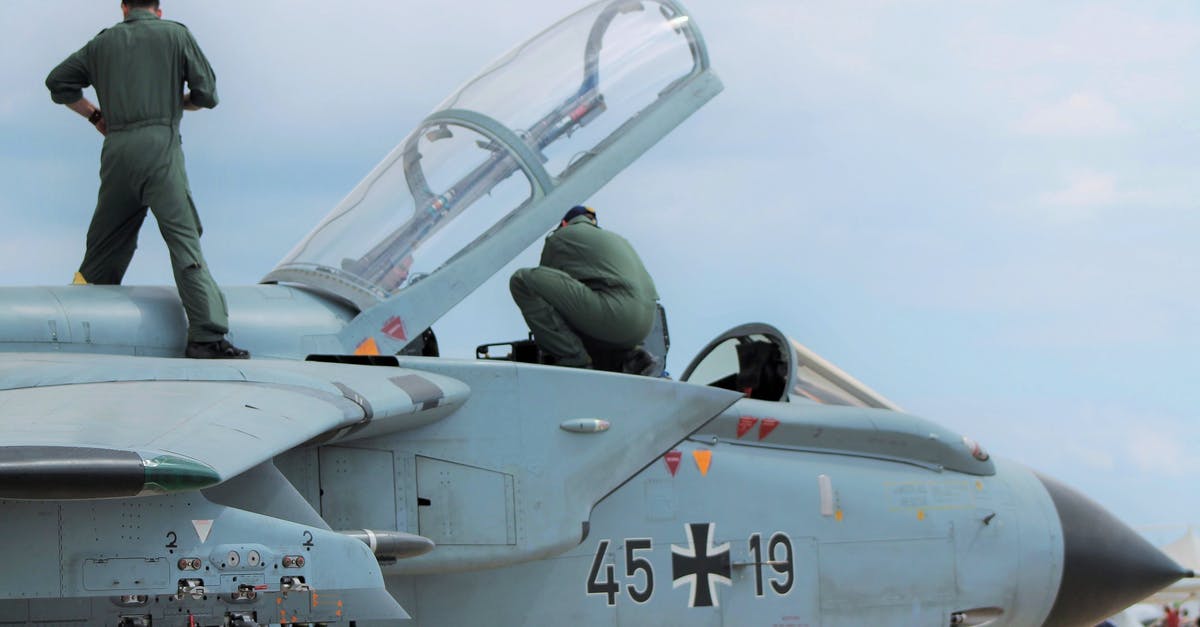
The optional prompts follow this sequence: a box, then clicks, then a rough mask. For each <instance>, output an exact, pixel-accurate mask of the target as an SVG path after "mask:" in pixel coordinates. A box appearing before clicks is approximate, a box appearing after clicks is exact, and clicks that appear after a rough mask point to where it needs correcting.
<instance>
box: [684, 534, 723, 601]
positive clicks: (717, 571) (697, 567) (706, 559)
mask: <svg viewBox="0 0 1200 627" xmlns="http://www.w3.org/2000/svg"><path fill="white" fill-rule="evenodd" d="M715 527H716V525H714V524H713V523H690V524H687V525H684V526H683V528H684V530H685V531H687V534H688V545H687V546H686V547H682V546H676V545H674V544H672V545H671V576H672V577H673V578H674V582H673V584H672V587H674V588H678V587H680V586H682V585H684V584H691V585H692V592H691V595H690V596H689V597H688V607H713V606H719V605H720V603H719V602H718V600H717V584H718V583H723V584H725V585H727V586H729V585H733V582H732V581H731V580H730V578H729V576H730V569H729V543H728V542H726V543H725V544H722V545H721V546H713V543H712V542H713V529H714V528H715Z"/></svg>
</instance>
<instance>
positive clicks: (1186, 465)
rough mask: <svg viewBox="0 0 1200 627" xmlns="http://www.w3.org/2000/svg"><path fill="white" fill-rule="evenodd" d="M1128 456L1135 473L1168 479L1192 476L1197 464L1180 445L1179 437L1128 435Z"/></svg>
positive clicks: (1160, 433) (1171, 434)
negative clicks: (1145, 473)
mask: <svg viewBox="0 0 1200 627" xmlns="http://www.w3.org/2000/svg"><path fill="white" fill-rule="evenodd" d="M1128 442H1129V444H1128V446H1129V456H1130V458H1131V459H1132V460H1133V463H1134V464H1135V465H1137V467H1138V469H1139V470H1141V471H1143V472H1149V473H1157V474H1159V475H1165V476H1168V477H1180V476H1183V475H1192V474H1195V472H1196V471H1197V470H1200V462H1197V461H1196V457H1195V455H1193V454H1191V453H1190V452H1189V451H1188V450H1187V449H1186V448H1185V447H1184V445H1183V442H1182V438H1180V434H1179V433H1174V432H1169V431H1148V430H1141V431H1136V432H1134V433H1132V434H1130V437H1129V440H1128Z"/></svg>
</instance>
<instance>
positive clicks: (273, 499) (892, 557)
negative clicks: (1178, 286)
mask: <svg viewBox="0 0 1200 627" xmlns="http://www.w3.org/2000/svg"><path fill="white" fill-rule="evenodd" d="M721 88H722V86H721V82H720V80H719V79H718V78H717V76H716V74H715V73H714V71H713V69H712V68H711V67H710V62H709V57H708V54H707V49H706V47H705V42H704V39H703V37H702V36H701V33H700V30H699V28H698V25H697V23H696V21H695V20H693V18H692V16H691V15H690V14H689V13H688V12H687V11H686V10H685V9H684V8H683V7H682V6H681V5H679V4H678V3H677V2H675V1H674V0H639V1H629V0H615V1H614V0H601V1H600V2H596V3H593V4H590V5H588V6H586V7H584V8H583V9H581V10H579V11H577V12H575V13H574V14H572V15H570V16H568V17H566V18H565V19H563V20H562V21H560V22H558V23H556V24H554V25H553V26H551V27H550V28H549V29H547V30H546V31H544V32H542V33H541V34H539V35H537V36H536V37H534V38H533V39H531V40H530V41H528V42H526V43H524V44H522V45H520V46H518V47H516V48H514V49H513V51H512V52H510V53H508V54H507V55H505V56H504V57H502V58H500V59H499V60H498V61H496V62H495V63H493V64H492V65H490V66H488V67H487V69H485V70H484V71H483V72H482V73H480V74H479V75H478V76H476V77H475V78H473V79H471V80H470V81H468V82H467V83H466V84H465V85H464V86H463V87H462V88H461V89H459V90H458V91H457V92H455V93H454V94H453V95H451V96H450V97H449V98H447V99H446V100H445V101H444V102H443V103H442V104H441V105H439V106H438V107H437V108H436V109H435V110H434V112H433V113H432V114H430V115H429V116H428V117H427V118H425V119H424V120H423V121H421V122H420V123H419V124H418V125H417V126H416V128H415V130H414V131H413V132H412V133H411V134H410V135H408V136H407V138H405V139H404V140H403V141H402V142H401V143H400V144H399V146H398V147H397V148H396V149H395V150H394V151H393V152H392V153H391V154H390V155H388V156H387V157H386V158H385V159H384V160H383V162H382V163H380V164H379V166H378V167H376V168H375V169H374V170H373V171H372V172H370V173H369V174H368V175H367V177H366V178H365V179H364V180H363V181H362V183H361V184H360V185H358V186H357V187H356V188H354V189H353V191H351V192H350V194H349V195H348V196H347V197H346V198H345V200H344V201H342V202H341V204H339V205H338V206H337V207H335V208H334V209H333V211H332V212H331V213H330V214H329V216H328V217H327V218H326V219H325V220H324V221H323V222H322V223H320V224H319V225H318V226H317V227H316V228H315V229H314V230H313V231H312V233H311V234H310V235H308V237H307V238H305V239H304V240H303V241H302V242H301V243H300V244H299V245H298V246H296V248H295V249H294V250H292V251H291V252H290V253H289V254H288V255H287V256H286V257H285V258H284V259H283V261H282V262H281V263H280V264H279V265H278V266H277V267H276V268H274V269H273V270H271V271H270V272H269V273H268V274H266V276H265V277H264V279H263V282H262V283H261V284H259V285H254V286H247V287H229V288H226V296H227V298H228V302H229V308H230V312H231V314H232V319H233V320H232V327H233V328H234V329H235V330H236V333H237V335H236V338H235V339H236V342H237V343H238V344H239V345H242V346H245V347H246V348H248V349H250V350H251V351H252V353H253V354H254V359H252V360H249V361H197V360H186V359H182V358H181V355H182V351H183V346H182V342H181V339H182V338H183V337H184V320H183V316H182V310H181V307H180V303H179V300H178V298H177V296H176V294H175V291H174V289H173V288H172V287H124V286H63V287H36V288H6V289H3V290H0V349H2V350H3V354H2V355H0V529H2V530H3V533H2V534H0V556H2V558H3V559H4V561H5V564H4V568H0V625H64V624H71V625H142V626H146V625H153V626H156V627H158V626H170V627H193V626H213V625H263V624H282V625H295V624H340V625H389V624H394V623H395V622H396V621H399V620H401V619H411V621H412V624H416V625H471V624H489V625H654V624H658V625H682V624H687V625H718V624H720V625H787V626H805V627H818V626H820V627H837V626H850V625H855V626H859V625H905V626H929V627H941V626H946V625H994V626H997V627H1000V626H1037V625H1047V626H1054V627H1062V626H1074V625H1090V624H1094V623H1095V622H1097V621H1098V620H1099V619H1100V618H1102V617H1104V616H1106V615H1108V614H1111V613H1113V612H1114V611H1116V610H1117V609H1119V608H1120V607H1123V606H1125V605H1128V604H1130V603H1132V602H1134V601H1136V600H1137V599H1140V598H1142V597H1145V596H1146V595H1148V594H1150V593H1152V592H1154V591H1155V590H1157V589H1159V588H1161V587H1163V586H1166V585H1167V584H1169V583H1171V582H1173V581H1175V580H1177V579H1179V578H1180V577H1182V576H1184V575H1185V574H1187V573H1185V572H1184V570H1183V569H1182V568H1181V567H1179V566H1178V565H1177V564H1175V563H1174V562H1172V561H1171V560H1170V559H1168V558H1167V557H1165V556H1164V555H1163V554H1162V553H1160V552H1159V551H1158V550H1157V549H1155V548H1154V547H1152V546H1151V545H1149V544H1148V543H1147V542H1145V541H1144V540H1142V538H1141V537H1140V536H1138V535H1137V534H1136V533H1134V532H1133V531H1131V530H1130V529H1129V528H1127V527H1126V526H1125V525H1123V524H1122V523H1121V522H1119V521H1118V520H1116V519H1115V518H1114V517H1113V516H1111V515H1110V514H1108V513H1106V512H1105V511H1104V510H1103V509H1102V508H1100V507H1099V506H1098V505H1096V504H1095V503H1093V502H1092V501H1089V500H1088V499H1087V498H1085V497H1084V496H1082V495H1080V494H1078V493H1077V492H1075V491H1073V490H1072V489H1071V488H1069V487H1067V486H1065V485H1063V484H1061V483H1058V482H1056V481H1054V480H1053V479H1050V478H1048V477H1044V476H1041V475H1038V474H1036V473H1035V472H1034V471H1032V470H1030V469H1028V468H1025V467H1022V466H1020V465H1018V464H1015V463H1012V462H1006V461H1003V460H999V459H994V458H992V457H991V456H990V455H989V454H988V452H986V451H985V449H984V448H983V446H981V444H980V443H977V442H975V441H973V440H971V439H970V438H968V437H966V436H964V435H963V434H960V433H956V432H954V431H951V430H949V429H946V428H944V427H942V426H940V425H938V424H935V423H933V422H930V421H928V420H924V419H921V418H919V417H916V416H913V415H909V414H906V413H904V412H903V411H902V410H901V409H900V408H898V407H897V406H896V405H895V404H894V403H892V402H890V401H888V400H887V399H886V398H884V397H882V396H881V395H880V394H878V393H876V392H874V391H872V390H871V389H870V388H868V387H867V386H866V385H864V384H862V383H860V382H858V381H856V380H855V379H854V378H852V377H851V376H849V375H847V374H846V373H844V372H842V371H841V370H839V369H838V368H837V367H836V366H834V365H832V364H830V363H828V362H826V361H825V360H823V359H821V358H820V357H819V356H817V355H815V354H814V353H813V352H811V351H809V350H807V349H806V348H805V347H804V346H803V345H801V344H799V343H798V342H795V341H793V340H791V339H789V338H788V337H787V336H786V335H784V334H783V333H782V332H781V331H779V330H778V329H777V328H776V327H774V326H771V325H767V324H760V323H754V324H747V325H744V326H740V327H737V328H735V329H732V330H730V331H728V332H726V333H724V334H721V335H720V336H718V337H717V339H715V340H714V341H713V342H712V343H711V344H710V345H709V346H707V347H705V348H704V349H703V350H702V351H701V352H700V354H699V355H698V356H697V357H696V358H695V360H694V361H693V362H692V363H691V365H690V366H689V367H688V368H687V370H686V371H685V372H684V374H683V375H682V377H680V380H671V379H667V378H664V377H647V376H633V375H627V374H621V373H612V372H603V371H595V370H581V369H567V368H559V367H554V366H546V365H540V364H537V363H527V361H528V351H526V350H523V347H524V346H525V345H523V344H522V343H521V342H516V343H513V345H512V346H511V347H510V348H511V350H510V351H509V352H507V353H504V352H503V351H498V350H497V349H496V346H495V345H494V344H492V345H484V346H481V349H480V351H479V354H478V355H477V357H481V358H480V359H450V358H443V357H440V356H438V351H437V342H436V337H435V336H434V334H433V332H432V331H431V328H432V327H433V325H434V323H436V322H437V321H438V319H439V318H440V317H441V316H442V315H443V314H444V313H446V312H447V311H448V310H450V309H451V308H453V307H454V306H455V305H456V304H457V303H459V301H461V300H462V299H463V298H464V297H465V296H467V295H468V294H469V293H471V292H472V291H473V290H475V289H476V288H478V287H479V286H480V285H481V284H482V283H483V282H484V281H486V280H487V279H488V277H489V276H491V275H492V274H494V273H495V272H496V271H497V270H498V269H499V268H500V267H502V266H503V265H504V264H505V263H506V262H508V261H509V260H511V259H512V258H513V257H514V256H515V255H517V254H518V253H519V252H521V251H522V250H524V249H526V248H527V247H529V246H530V245H531V244H533V243H534V242H536V241H537V239H538V238H539V237H541V236H542V235H544V234H545V232H546V231H548V230H549V229H550V228H551V227H552V226H553V225H554V223H555V222H556V219H557V218H558V216H559V215H560V214H561V213H562V211H563V210H564V208H566V207H570V206H572V205H574V204H577V203H580V202H583V201H584V200H585V199H587V198H588V197H589V196H590V195H591V194H593V193H594V192H595V191H596V190H597V189H599V188H600V187H601V186H602V185H603V184H604V183H605V182H607V181H608V180H609V179H611V178H612V177H613V176H614V175H615V174H616V173H618V172H620V171H621V170H622V169H623V168H625V167H627V166H628V165H630V164H631V163H633V162H634V161H635V160H636V159H637V158H638V156H639V155H641V154H642V153H643V152H644V151H645V150H647V149H648V148H649V147H650V146H652V145H653V144H654V143H655V142H657V141H658V140H659V139H660V138H662V137H663V136H664V135H666V134H667V133H668V132H670V131H671V130H672V129H674V128H675V127H676V126H677V125H679V124H680V123H681V122H683V121H684V120H685V119H686V118H687V117H688V116H689V115H691V114H692V113H693V112H695V111H696V110H697V109H698V108H699V107H701V106H702V105H703V104H704V103H706V102H707V101H708V100H710V99H711V98H713V97H714V96H715V95H717V94H718V92H720V91H721ZM675 315H684V316H686V315H687V312H676V314H675ZM652 335H653V337H652V338H648V340H654V341H652V342H651V341H648V342H647V345H648V346H654V347H656V350H657V351H658V352H659V355H660V356H665V351H666V349H667V347H668V345H669V341H668V340H669V338H668V336H667V332H666V325H665V324H660V325H659V326H658V327H657V329H656V331H654V332H653V333H652ZM489 339H496V338H479V341H480V342H481V343H482V342H486V341H487V340H489ZM500 339H503V338H500ZM535 361H536V360H535ZM568 392H569V394H568Z"/></svg>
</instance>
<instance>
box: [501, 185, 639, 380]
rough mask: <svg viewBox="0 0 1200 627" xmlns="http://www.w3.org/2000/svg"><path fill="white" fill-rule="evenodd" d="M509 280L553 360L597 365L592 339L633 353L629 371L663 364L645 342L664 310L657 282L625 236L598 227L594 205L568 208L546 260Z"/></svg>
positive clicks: (551, 237)
mask: <svg viewBox="0 0 1200 627" xmlns="http://www.w3.org/2000/svg"><path fill="white" fill-rule="evenodd" d="M508 285H509V289H510V290H511V291H512V296H513V300H514V301H516V303H517V307H519V308H520V309H521V315H522V316H524V317H525V322H526V323H527V324H528V325H529V329H530V330H531V331H533V339H534V341H535V342H536V343H537V345H538V348H540V349H541V350H542V352H543V353H544V354H546V355H548V356H549V357H551V358H552V359H553V361H552V362H551V363H555V364H558V365H560V366H572V367H576V368H590V367H592V358H591V357H590V356H589V355H588V351H587V347H586V346H585V344H584V339H585V338H586V339H587V340H589V343H591V344H599V345H601V346H603V347H604V348H610V349H623V350H627V351H629V354H628V357H627V358H626V365H625V368H624V370H625V371H626V372H630V373H632V374H645V373H648V372H650V371H652V370H653V369H654V367H655V366H656V365H657V362H656V361H655V360H654V357H653V356H651V355H650V354H649V353H647V352H646V351H645V350H644V349H641V348H640V347H639V346H638V343H639V342H641V341H642V339H644V338H645V337H646V334H647V333H649V332H650V328H651V326H653V324H654V316H655V315H656V312H657V311H658V307H657V305H656V301H657V300H658V292H657V291H656V290H655V289H654V281H653V280H652V279H651V278H650V274H649V273H648V272H646V267H645V266H643V265H642V260H641V258H640V257H638V254H637V253H636V252H635V251H634V250H633V247H632V246H630V245H629V242H627V241H625V238H623V237H621V236H620V235H617V234H616V233H613V232H611V231H605V230H603V229H601V228H600V227H599V226H598V225H597V223H596V211H595V210H594V209H592V208H591V207H582V206H577V207H573V208H572V209H571V210H570V211H568V212H567V214H566V215H564V216H563V219H562V222H561V223H559V226H558V228H557V229H555V230H554V232H553V233H551V234H550V235H549V236H547V237H546V245H545V247H544V248H543V249H542V259H541V263H540V265H539V266H538V267H536V268H521V269H520V270H517V271H516V272H515V273H513V276H512V279H511V280H510V281H509V284H508ZM581 336H583V337H581Z"/></svg>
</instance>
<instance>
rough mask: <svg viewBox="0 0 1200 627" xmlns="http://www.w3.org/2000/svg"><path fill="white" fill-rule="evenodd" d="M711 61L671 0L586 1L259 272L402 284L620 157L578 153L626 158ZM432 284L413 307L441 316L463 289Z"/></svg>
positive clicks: (503, 62) (457, 99) (301, 279)
mask: <svg viewBox="0 0 1200 627" xmlns="http://www.w3.org/2000/svg"><path fill="white" fill-rule="evenodd" d="M707 65H708V61H707V57H706V54H705V52H704V46H703V42H702V40H701V39H700V36H699V32H698V31H697V30H695V28H694V27H693V24H692V23H691V20H690V18H689V16H688V15H687V14H686V13H685V12H684V10H683V9H682V7H681V6H679V5H678V4H677V3H675V2H673V1H671V0H644V1H628V0H617V1H613V0H603V1H601V2H596V3H593V4H591V5H589V6H587V7H585V8H583V9H582V10H580V11H578V12H576V13H574V14H573V15H571V16H569V17H567V18H565V19H563V20H562V21H560V22H558V23H557V24H555V25H554V26H552V27H551V28H549V29H547V30H546V31H544V32H542V33H541V34H539V35H537V36H536V37H534V38H533V39H532V40H530V41H528V42H527V43H525V44H523V45H521V46H519V47H517V48H516V49H514V50H513V51H511V52H509V53H508V54H507V55H505V56H504V57H502V58H501V59H500V60H498V61H497V62H495V63H494V64H492V65H491V66H489V67H488V68H487V69H485V70H484V71H483V72H482V73H481V74H479V75H478V76H476V77H475V78H473V79H471V80H470V81H468V82H467V83H466V84H465V85H463V86H462V87H461V88H460V89H459V90H458V91H457V92H456V93H455V94H454V95H452V96H450V97H449V98H447V99H446V100H445V101H444V102H443V103H442V104H441V105H439V106H438V108H437V109H436V110H435V112H434V113H433V114H431V115H430V116H428V117H427V118H426V119H425V120H424V121H423V122H422V123H421V124H420V125H419V126H418V127H417V128H416V129H415V130H414V131H413V132H412V133H411V134H410V135H409V136H408V137H407V138H405V140H404V141H403V142H401V144H400V145H399V146H397V147H396V148H395V149H394V150H393V151H392V152H391V153H390V154H389V155H388V156H387V157H386V158H385V159H384V160H383V162H382V163H380V164H379V165H378V166H377V167H376V168H375V169H374V170H373V171H372V172H371V173H370V174H369V175H368V176H367V177H366V178H365V179H364V180H363V181H362V182H361V183H360V184H359V185H358V186H357V187H356V188H354V190H353V191H351V192H350V194H349V195H348V196H347V197H346V198H345V199H344V200H343V201H342V202H341V203H340V204H339V205H338V206H337V207H335V208H334V210H333V211H332V212H331V213H330V214H329V215H328V216H327V217H326V218H325V220H324V221H322V222H321V224H320V225H319V226H317V228H316V229H314V230H313V231H312V233H310V234H309V235H308V237H306V238H305V239H304V241H302V242H301V243H300V244H299V245H298V246H296V248H295V249H293V250H292V251H291V252H290V253H289V254H288V255H287V257H285V258H284V259H283V261H282V262H280V264H279V265H278V266H277V267H276V268H275V270H274V271H272V272H271V273H270V274H269V275H267V277H266V278H265V279H264V281H267V282H291V283H298V284H302V285H306V286H308V287H311V288H314V289H317V290H320V291H322V292H325V293H328V294H332V295H334V296H337V297H340V298H342V299H344V300H347V301H350V302H352V303H354V304H356V305H357V306H358V307H359V308H360V309H368V308H370V307H372V306H373V305H376V304H378V303H380V302H381V301H385V300H387V299H389V298H390V297H393V296H394V295H397V294H399V293H401V292H404V291H405V290H407V289H408V288H409V287H410V286H413V285H414V284H416V283H417V282H418V281H421V280H422V279H425V278H426V277H430V276H432V275H436V274H440V272H439V271H440V270H441V269H442V268H444V267H446V266H447V265H449V262H451V261H455V260H459V259H460V258H462V257H463V256H464V253H466V252H467V251H469V250H471V249H473V248H476V247H479V246H481V245H483V244H484V243H485V242H487V241H488V240H490V239H492V238H493V237H494V236H495V235H496V234H497V233H498V232H500V231H502V230H505V229H506V228H507V227H508V225H509V224H510V223H512V222H514V221H516V218H517V216H519V215H521V214H524V213H529V212H531V211H533V210H534V209H536V207H537V205H538V204H539V202H540V201H542V200H544V199H545V198H546V197H547V196H549V195H551V193H552V192H553V191H554V190H556V189H558V188H560V187H563V186H564V185H565V184H566V183H567V182H569V181H570V180H571V179H572V178H573V177H578V176H584V177H586V178H590V179H595V180H596V181H597V182H595V183H594V184H593V185H589V186H585V187H592V188H598V187H599V186H600V185H602V184H603V182H604V181H606V180H607V179H608V178H611V176H612V175H614V174H615V173H616V171H610V170H612V168H611V167H603V168H600V170H601V171H598V172H588V171H587V170H588V168H586V167H585V166H586V165H587V163H588V162H589V161H592V160H593V159H594V158H595V157H597V156H598V155H601V154H602V153H604V152H605V151H609V150H615V151H617V152H620V153H632V154H629V155H622V156H623V157H624V161H625V162H628V161H632V159H633V158H636V156H637V155H638V154H640V152H641V151H643V150H645V148H646V147H648V145H646V146H645V147H642V146H622V145H620V142H619V141H618V140H619V139H620V138H621V137H622V136H623V135H625V134H626V133H627V131H629V130H630V127H633V126H636V125H637V124H639V123H640V119H639V118H640V116H642V114H643V113H644V112H646V111H647V110H648V109H651V108H654V107H657V106H659V105H660V104H661V103H660V101H662V100H665V99H668V98H670V97H671V96H673V95H674V94H675V93H676V92H678V91H682V90H683V87H684V86H685V85H686V84H688V83H690V82H692V81H691V79H694V78H696V77H698V76H699V75H701V74H703V73H704V72H705V71H706V70H707ZM714 82H715V79H714ZM717 90H719V82H715V89H711V90H708V91H711V93H707V94H702V98H700V99H697V98H696V97H695V96H696V94H694V93H693V94H688V96H690V97H691V98H692V99H693V100H698V101H699V102H700V103H701V104H702V102H703V101H705V100H707V99H708V98H710V97H711V96H712V94H715V93H716V91H717ZM691 91H693V92H697V91H702V90H696V89H693V90H691ZM696 106H699V105H698V104H695V105H694V106H692V107H691V110H694V108H695V107H696ZM691 110H689V111H687V112H686V113H685V114H684V116H683V117H686V114H690V112H691ZM677 117H678V116H677ZM681 119H682V117H679V119H678V120H674V121H672V122H671V123H670V126H672V127H673V126H674V125H675V124H678V122H679V121H680V120H681ZM669 130H670V128H669V127H668V128H666V129H662V130H661V132H659V136H661V135H662V134H665V133H666V132H667V131H669ZM655 139H657V138H655ZM650 143H652V141H651V142H650ZM635 151H636V152H635ZM621 167H623V166H621ZM619 169H620V168H619V167H618V168H617V170H619ZM578 191H579V193H590V191H588V190H586V189H584V188H580V189H579V190H578ZM579 200H580V201H581V200H582V199H579ZM567 206H569V205H567ZM563 209H565V207H562V206H555V207H549V208H545V209H544V210H543V211H539V212H538V213H539V214H544V215H546V216H552V215H555V214H556V213H560V212H561V211H562V210H563ZM541 222H542V224H541V225H540V226H539V227H538V229H537V230H540V232H541V233H544V232H545V230H547V229H549V228H550V227H551V226H552V224H553V218H549V220H546V219H544V218H543V219H542V220H541ZM536 237H537V234H536V233H535V234H534V236H533V239H530V238H529V237H528V236H524V235H523V236H522V237H521V238H519V239H520V240H521V241H523V242H524V243H523V244H520V242H517V241H510V242H508V243H507V244H506V245H505V246H503V247H501V248H503V250H502V251H501V250H496V251H494V254H491V255H489V256H488V258H487V259H481V260H480V261H483V262H486V263H488V264H491V265H492V266H493V267H491V268H490V269H488V270H487V272H486V275H485V276H484V277H483V278H484V279H486V276H490V275H491V274H492V273H494V272H495V271H496V270H497V269H499V267H501V266H502V265H503V264H504V263H506V262H507V261H508V259H511V257H512V256H515V255H516V254H517V253H518V252H520V250H522V249H523V248H524V247H526V246H528V245H529V244H530V243H532V242H533V241H535V239H536ZM518 244H520V245H519V246H518ZM470 274H471V275H472V276H470V277H469V280H467V279H464V277H461V276H458V277H453V278H454V282H456V283H465V284H467V286H468V288H469V289H466V290H465V291H466V293H469V291H470V290H472V289H474V287H476V286H477V284H478V283H479V282H481V281H479V280H477V278H476V275H478V274H479V272H473V273H470ZM446 280H449V279H446ZM440 292H441V295H439V297H438V298H444V299H445V300H446V301H448V302H444V303H441V304H440V306H438V307H436V308H431V309H429V310H428V313H427V314H425V315H422V316H417V317H422V318H436V317H437V316H440V315H441V313H443V312H444V310H446V309H449V307H451V306H453V305H454V304H455V303H457V302H458V300H460V299H461V298H462V297H464V296H465V295H466V293H460V292H463V290H461V289H457V290H441V291H440ZM415 315H416V314H415V313H414V314H412V316H415ZM432 322H433V319H429V320H420V321H416V322H414V324H413V326H416V325H421V326H422V327H423V326H425V325H427V324H431V323H432Z"/></svg>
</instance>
